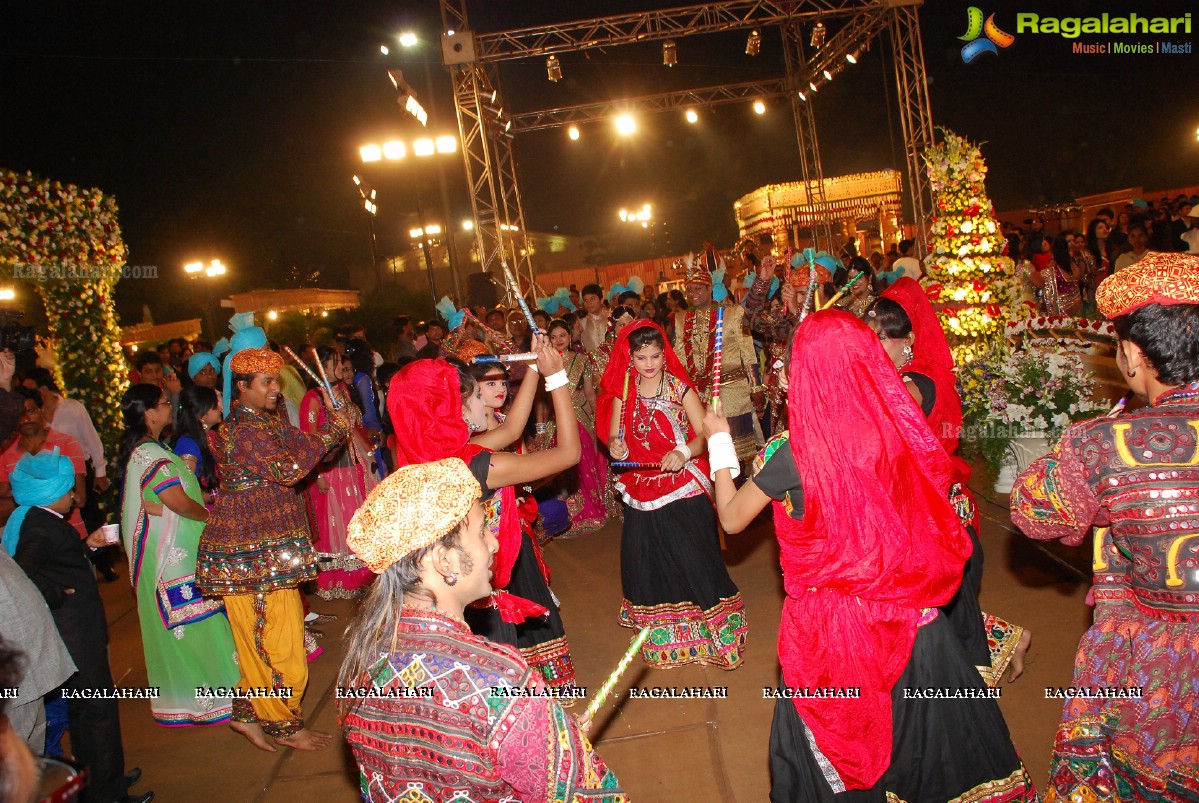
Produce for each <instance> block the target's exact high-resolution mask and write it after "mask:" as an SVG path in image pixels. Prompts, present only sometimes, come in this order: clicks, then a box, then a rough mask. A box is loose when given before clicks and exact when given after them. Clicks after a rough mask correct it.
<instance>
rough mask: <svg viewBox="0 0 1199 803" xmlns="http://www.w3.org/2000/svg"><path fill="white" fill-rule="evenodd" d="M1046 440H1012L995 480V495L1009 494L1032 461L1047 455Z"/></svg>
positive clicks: (1047, 443)
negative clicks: (1017, 478)
mask: <svg viewBox="0 0 1199 803" xmlns="http://www.w3.org/2000/svg"><path fill="white" fill-rule="evenodd" d="M1049 449H1050V444H1049V439H1048V438H1012V440H1011V442H1010V443H1009V444H1008V451H1007V454H1006V455H1004V457H1003V462H1002V463H1001V464H1000V466H999V476H998V477H996V478H995V493H997V494H1010V493H1011V492H1012V486H1013V485H1014V484H1015V482H1016V477H1017V476H1018V475H1019V474H1020V473H1021V472H1023V471H1024V469H1026V468H1028V467H1029V466H1030V465H1032V463H1033V461H1034V460H1036V459H1037V458H1039V457H1043V456H1045V455H1046V454H1048V453H1049Z"/></svg>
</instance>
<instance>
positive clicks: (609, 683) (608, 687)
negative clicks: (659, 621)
mask: <svg viewBox="0 0 1199 803" xmlns="http://www.w3.org/2000/svg"><path fill="white" fill-rule="evenodd" d="M649 631H650V628H648V627H645V628H642V629H641V632H640V633H638V634H637V637H636V638H634V639H633V643H632V644H630V645H629V649H628V650H627V651H626V652H625V654H624V657H623V658H621V659H620V663H618V664H617V665H616V669H614V670H612V674H611V675H608V679H607V680H605V681H604V685H602V686H600V688H599V691H597V692H596V693H595V697H593V698H591V703H590V704H589V705H588V706H587V710H586V711H584V712H583V718H584V719H590V718H591V717H594V716H595V712H596V711H599V710H600V706H602V705H603V704H604V701H605V700H607V699H608V695H609V694H611V693H612V689H613V688H615V686H616V682H617V681H618V680H620V676H621V675H623V674H624V673H625V672H626V671H627V670H628V668H629V664H631V663H632V662H633V658H634V657H636V655H637V653H638V652H640V651H641V645H642V644H644V643H645V640H646V639H647V638H649Z"/></svg>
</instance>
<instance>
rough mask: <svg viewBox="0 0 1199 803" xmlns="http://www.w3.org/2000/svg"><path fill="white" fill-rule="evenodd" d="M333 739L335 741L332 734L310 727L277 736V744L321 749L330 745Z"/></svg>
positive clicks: (299, 748) (296, 747) (305, 748)
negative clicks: (287, 734) (309, 728)
mask: <svg viewBox="0 0 1199 803" xmlns="http://www.w3.org/2000/svg"><path fill="white" fill-rule="evenodd" d="M331 741H333V735H332V734H329V733H325V732H324V731H313V730H308V728H300V729H299V730H298V731H296V732H295V733H293V734H292V735H290V736H279V737H276V738H275V744H281V745H283V746H284V747H294V748H295V749H297V750H320V749H321V748H322V747H328V746H329V742H331Z"/></svg>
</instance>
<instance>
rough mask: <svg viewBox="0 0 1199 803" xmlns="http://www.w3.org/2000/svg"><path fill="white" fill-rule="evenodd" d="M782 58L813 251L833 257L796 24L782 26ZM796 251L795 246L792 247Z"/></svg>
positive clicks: (807, 78) (808, 77)
mask: <svg viewBox="0 0 1199 803" xmlns="http://www.w3.org/2000/svg"><path fill="white" fill-rule="evenodd" d="M782 33H783V54H784V56H785V57H786V64H787V85H788V90H789V93H790V96H791V113H792V115H793V116H794V117H795V142H796V145H797V146H798V147H799V169H800V180H801V181H803V183H804V192H805V194H806V196H807V202H808V204H809V205H811V206H813V207H815V209H816V212H817V214H818V215H819V216H820V223H819V224H818V225H816V226H813V227H812V239H813V241H814V245H815V247H816V248H822V249H824V250H826V251H831V252H832V253H836V251H835V249H834V247H833V231H832V226H830V225H829V222H828V216H827V215H826V211H827V202H826V201H825V197H824V168H823V166H822V165H821V162H820V142H819V140H817V138H816V118H815V116H814V115H813V113H812V101H813V100H814V98H813V97H812V96H811V94H809V95H808V98H807V100H806V101H805V100H804V99H802V98H801V97H800V94H799V93H800V92H801V91H802V92H807V91H808V89H809V87H808V84H809V83H810V82H811V81H812V74H811V73H810V72H809V71H808V61H807V59H806V58H804V46H803V29H802V28H801V27H800V25H799V24H798V23H788V24H787V25H784V26H782ZM792 245H793V246H795V247H796V248H798V247H799V243H798V242H795V243H792Z"/></svg>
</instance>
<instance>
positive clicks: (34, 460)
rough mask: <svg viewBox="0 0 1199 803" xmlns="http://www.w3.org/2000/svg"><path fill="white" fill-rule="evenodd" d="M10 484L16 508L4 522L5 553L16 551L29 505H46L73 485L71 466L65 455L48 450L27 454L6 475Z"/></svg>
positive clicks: (73, 471) (73, 469)
mask: <svg viewBox="0 0 1199 803" xmlns="http://www.w3.org/2000/svg"><path fill="white" fill-rule="evenodd" d="M8 481H9V483H11V484H12V498H13V501H15V502H16V503H17V504H18V505H19V506H20V507H18V508H17V509H16V510H14V511H13V514H12V516H10V517H9V519H8V523H7V524H5V525H4V535H3V539H2V540H3V546H4V549H5V550H6V551H7V552H8V554H10V555H13V554H15V553H16V551H17V542H18V541H19V540H20V538H21V525H22V524H23V523H24V522H25V514H26V513H28V512H29V508H31V507H46V506H48V505H52V504H54V503H55V502H57V501H58V500H59V499H62V498H63V496H65V495H66V493H67V491H69V490H71V489H72V488H74V487H75V467H74V466H73V465H72V464H71V461H70V459H69V458H66V457H63V456H62V455H60V454H59V453H58V447H57V446H55V447H54V451H52V452H38V453H37V454H27V455H25V456H24V457H22V458H21V459H20V460H18V461H17V465H16V467H15V468H13V470H12V474H10V475H9V476H8Z"/></svg>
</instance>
